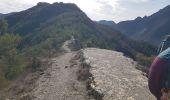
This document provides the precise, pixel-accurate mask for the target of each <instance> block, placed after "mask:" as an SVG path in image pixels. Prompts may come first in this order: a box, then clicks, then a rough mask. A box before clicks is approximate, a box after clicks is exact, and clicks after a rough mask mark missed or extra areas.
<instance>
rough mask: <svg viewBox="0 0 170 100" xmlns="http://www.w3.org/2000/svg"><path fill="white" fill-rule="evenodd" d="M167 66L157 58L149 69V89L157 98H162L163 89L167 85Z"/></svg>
mask: <svg viewBox="0 0 170 100" xmlns="http://www.w3.org/2000/svg"><path fill="white" fill-rule="evenodd" d="M166 69H167V64H166V62H165V61H164V60H162V59H160V58H158V57H156V58H155V60H154V61H153V63H152V65H151V67H150V69H149V77H148V78H149V82H148V85H149V89H150V91H151V93H152V94H153V95H155V96H156V97H157V98H160V97H161V95H162V94H161V89H162V87H163V86H164V83H165V77H166V76H165V75H166Z"/></svg>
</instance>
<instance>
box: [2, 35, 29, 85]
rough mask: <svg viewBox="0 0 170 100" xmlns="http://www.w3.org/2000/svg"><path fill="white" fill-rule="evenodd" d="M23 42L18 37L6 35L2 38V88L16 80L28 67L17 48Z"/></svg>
mask: <svg viewBox="0 0 170 100" xmlns="http://www.w3.org/2000/svg"><path fill="white" fill-rule="evenodd" d="M20 41H21V37H20V36H18V35H12V34H4V35H2V36H0V76H1V77H0V81H2V83H0V86H2V85H4V83H3V82H7V81H9V80H11V79H14V78H16V77H17V76H18V75H19V74H21V73H22V72H23V70H24V69H25V67H26V65H27V61H26V59H25V57H24V56H23V55H22V54H21V53H19V51H18V50H17V46H18V45H19V43H20Z"/></svg>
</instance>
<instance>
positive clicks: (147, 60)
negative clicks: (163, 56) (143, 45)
mask: <svg viewBox="0 0 170 100" xmlns="http://www.w3.org/2000/svg"><path fill="white" fill-rule="evenodd" d="M153 59H154V56H149V57H148V56H145V55H144V54H141V53H138V54H137V55H136V61H137V62H138V63H139V64H141V65H144V67H142V68H139V69H140V70H142V71H144V72H146V71H147V70H148V68H149V66H150V65H151V63H152V61H153Z"/></svg>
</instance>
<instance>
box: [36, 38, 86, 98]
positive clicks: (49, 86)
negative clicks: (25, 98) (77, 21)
mask: <svg viewBox="0 0 170 100" xmlns="http://www.w3.org/2000/svg"><path fill="white" fill-rule="evenodd" d="M70 42H71V41H66V42H65V43H64V45H63V49H64V50H65V51H66V53H65V54H64V55H62V56H60V57H57V58H53V59H52V66H51V67H50V66H49V68H48V69H47V70H46V71H45V74H43V75H42V76H41V77H40V78H39V80H38V81H37V83H36V85H37V86H36V88H35V89H34V90H33V95H34V97H35V98H34V100H87V97H88V96H87V93H86V87H85V86H86V85H85V83H83V82H80V81H77V75H76V72H77V70H78V66H79V65H78V64H77V65H75V66H71V62H70V60H71V59H72V58H73V57H74V56H75V52H71V50H70V49H69V48H68V44H69V43H70Z"/></svg>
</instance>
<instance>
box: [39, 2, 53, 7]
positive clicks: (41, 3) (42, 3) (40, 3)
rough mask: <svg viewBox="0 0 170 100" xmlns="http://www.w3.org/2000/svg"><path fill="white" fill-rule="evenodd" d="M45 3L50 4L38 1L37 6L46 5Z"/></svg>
mask: <svg viewBox="0 0 170 100" xmlns="http://www.w3.org/2000/svg"><path fill="white" fill-rule="evenodd" d="M46 5H50V3H47V2H39V3H37V6H46Z"/></svg>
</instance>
